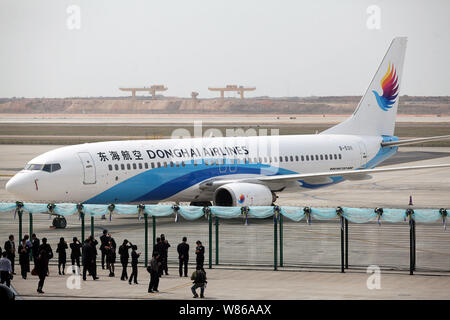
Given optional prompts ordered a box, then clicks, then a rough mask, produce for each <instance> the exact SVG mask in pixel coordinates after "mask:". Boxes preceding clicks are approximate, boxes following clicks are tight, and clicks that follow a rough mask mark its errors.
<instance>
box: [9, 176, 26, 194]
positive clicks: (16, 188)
mask: <svg viewBox="0 0 450 320" xmlns="http://www.w3.org/2000/svg"><path fill="white" fill-rule="evenodd" d="M24 182H25V181H24V177H23V176H22V175H20V174H16V175H15V176H14V177H12V178H11V179H9V181H8V182H7V183H6V185H5V189H6V191H7V192H9V193H12V194H17V195H19V194H21V193H22V192H23V188H24V187H25V185H24Z"/></svg>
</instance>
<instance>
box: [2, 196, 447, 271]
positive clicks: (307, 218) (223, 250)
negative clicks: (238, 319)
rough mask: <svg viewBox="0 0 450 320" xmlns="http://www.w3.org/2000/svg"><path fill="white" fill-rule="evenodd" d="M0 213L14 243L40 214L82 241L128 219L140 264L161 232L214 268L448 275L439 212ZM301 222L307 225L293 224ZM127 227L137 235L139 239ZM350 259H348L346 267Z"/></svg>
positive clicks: (39, 208)
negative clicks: (196, 246)
mask: <svg viewBox="0 0 450 320" xmlns="http://www.w3.org/2000/svg"><path fill="white" fill-rule="evenodd" d="M0 212H3V213H7V212H11V213H13V215H14V218H15V219H16V218H17V220H18V229H19V230H18V233H19V239H22V236H23V230H24V223H23V222H24V217H26V216H28V224H29V228H28V231H29V234H32V233H33V224H34V219H36V217H40V218H42V216H43V215H36V214H42V213H47V214H50V215H53V216H56V218H55V219H54V220H53V225H54V227H55V229H56V230H58V232H57V234H58V235H61V236H62V235H64V234H65V233H66V232H64V228H66V226H67V225H68V224H67V221H66V218H67V219H69V220H70V225H71V226H72V225H75V224H77V223H78V224H79V225H80V227H79V229H78V228H67V229H70V233H71V234H72V235H73V234H74V230H77V232H79V235H80V236H81V239H85V238H86V223H85V220H86V218H90V235H94V233H95V226H96V224H99V225H101V227H102V229H103V228H105V226H107V223H109V224H110V227H111V228H114V226H115V225H114V224H113V223H112V221H113V216H115V215H116V214H117V215H118V217H120V218H121V219H120V221H121V222H124V221H127V223H128V228H131V229H130V230H128V231H127V230H125V231H121V236H122V237H127V238H128V239H132V240H133V243H136V242H137V243H142V240H143V244H142V246H140V247H141V248H142V247H143V248H144V253H143V257H144V265H145V266H147V264H148V261H149V255H150V251H149V248H150V242H149V239H152V244H153V246H154V245H155V243H156V235H157V230H158V229H159V230H158V231H161V230H162V231H164V233H166V234H169V233H170V235H171V237H172V239H173V238H174V236H175V237H176V238H179V239H181V237H182V236H188V238H190V239H206V241H204V245H205V246H206V248H207V249H206V251H207V252H206V256H207V257H208V260H207V264H208V267H209V268H212V267H213V265H219V264H223V265H233V264H236V265H245V264H251V265H268V264H271V265H273V269H274V270H277V269H278V268H279V267H286V266H294V267H295V266H302V267H310V268H314V267H323V266H330V267H340V271H341V272H345V269H348V268H349V265H350V264H351V266H352V267H362V266H368V265H371V264H375V265H378V266H381V267H383V266H384V267H387V268H392V269H400V270H402V269H409V273H410V274H413V273H414V271H415V270H416V269H417V260H418V259H419V261H420V267H421V269H423V270H436V271H450V235H449V233H448V232H445V230H446V220H447V209H445V208H441V209H422V208H413V207H408V208H403V209H396V208H375V209H370V208H349V207H337V208H311V207H289V206H255V207H252V206H250V207H218V206H210V207H192V206H179V205H148V204H147V205H145V204H139V205H125V204H110V205H97V204H74V203H58V204H43V203H22V202H16V203H0ZM135 215H137V217H138V220H137V221H136V218H135ZM77 220H78V222H77ZM114 220H116V219H115V218H114ZM142 220H143V223H144V226H143V227H142ZM130 221H132V222H131V223H130ZM301 221H304V222H305V223H299V222H301ZM174 222H175V223H174ZM386 222H387V223H386ZM150 225H151V236H150V235H149V231H150ZM174 225H176V228H175V227H174ZM381 225H383V227H381ZM116 226H117V225H116ZM108 228H109V227H108ZM67 229H66V230H67ZM438 229H439V231H438ZM10 230H11V229H8V231H9V232H10ZM131 230H142V231H143V235H142V233H141V232H139V233H138V234H136V232H132V231H131ZM374 230H375V231H374ZM417 230H419V233H418V232H417ZM67 231H69V230H67ZM417 234H418V237H416V235H417ZM130 241H131V240H130ZM417 244H418V245H419V246H417ZM173 252H174V254H175V256H172V257H170V256H169V262H176V261H177V256H176V250H173ZM269 257H272V258H269ZM349 259H353V260H350V262H351V263H349ZM269 261H270V262H269Z"/></svg>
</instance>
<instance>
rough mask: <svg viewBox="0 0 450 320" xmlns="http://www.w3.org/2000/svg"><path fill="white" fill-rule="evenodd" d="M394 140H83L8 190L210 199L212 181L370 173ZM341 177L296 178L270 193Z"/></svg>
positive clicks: (30, 196)
mask: <svg viewBox="0 0 450 320" xmlns="http://www.w3.org/2000/svg"><path fill="white" fill-rule="evenodd" d="M394 138H395V137H383V136H353V135H333V134H330V135H321V134H316V135H286V136H254V137H225V138H196V139H163V140H135V141H112V142H98V143H86V144H80V145H74V146H67V147H62V148H58V149H56V150H52V151H49V152H47V153H44V154H42V155H40V156H38V157H36V158H34V159H33V160H31V161H30V162H29V163H28V165H27V166H26V167H25V169H24V170H22V171H21V172H19V173H18V174H17V175H16V176H15V177H14V178H13V179H11V181H10V182H8V185H9V186H8V185H7V188H8V189H9V190H8V191H10V192H12V193H16V194H20V195H21V200H27V201H46V202H77V203H130V202H134V203H135V202H152V203H156V202H160V201H176V202H182V201H212V200H213V199H212V196H213V193H212V192H208V191H207V190H204V189H203V188H202V187H201V185H202V183H205V181H210V180H211V179H224V178H226V179H229V178H246V177H252V176H260V175H266V176H267V175H270V176H271V175H285V174H293V173H313V172H333V171H339V170H357V169H363V168H373V167H375V166H376V165H377V164H378V163H380V162H381V161H383V160H385V159H386V158H388V157H390V156H392V155H393V154H394V153H395V152H396V150H397V147H390V148H382V147H380V143H381V142H382V141H383V140H392V139H394ZM53 169H55V170H53ZM342 180H343V179H342V178H341V177H333V178H328V179H322V180H320V179H319V180H314V179H310V180H305V181H302V180H299V181H296V182H295V183H287V182H286V183H280V184H278V185H272V186H270V189H271V191H273V192H280V191H282V190H290V189H292V188H297V189H299V188H308V189H309V188H318V187H324V186H328V185H331V184H334V183H337V182H340V181H342Z"/></svg>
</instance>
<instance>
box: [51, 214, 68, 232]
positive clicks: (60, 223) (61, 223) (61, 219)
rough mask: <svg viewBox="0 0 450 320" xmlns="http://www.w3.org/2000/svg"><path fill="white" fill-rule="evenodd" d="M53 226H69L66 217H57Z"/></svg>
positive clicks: (61, 227) (59, 227)
mask: <svg viewBox="0 0 450 320" xmlns="http://www.w3.org/2000/svg"><path fill="white" fill-rule="evenodd" d="M53 226H54V227H55V228H57V229H65V228H66V226H67V221H66V218H64V217H56V218H54V219H53Z"/></svg>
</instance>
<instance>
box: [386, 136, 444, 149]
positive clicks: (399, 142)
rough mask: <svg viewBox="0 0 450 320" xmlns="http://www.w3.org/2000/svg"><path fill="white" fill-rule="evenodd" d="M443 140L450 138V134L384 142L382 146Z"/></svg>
mask: <svg viewBox="0 0 450 320" xmlns="http://www.w3.org/2000/svg"><path fill="white" fill-rule="evenodd" d="M441 140H450V135H446V136H437V137H428V138H416V139H407V140H398V141H389V142H382V143H381V146H382V147H394V146H404V145H410V144H416V143H422V142H428V141H441Z"/></svg>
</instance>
